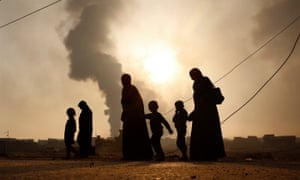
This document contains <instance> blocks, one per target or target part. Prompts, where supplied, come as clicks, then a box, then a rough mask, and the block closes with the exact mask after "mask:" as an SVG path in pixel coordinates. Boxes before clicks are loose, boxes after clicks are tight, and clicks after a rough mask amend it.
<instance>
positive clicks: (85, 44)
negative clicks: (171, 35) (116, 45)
mask: <svg viewBox="0 0 300 180" xmlns="http://www.w3.org/2000/svg"><path fill="white" fill-rule="evenodd" d="M66 7H67V8H66V9H67V11H68V13H69V15H70V17H71V19H72V21H74V22H75V26H74V27H73V28H72V29H71V30H70V31H69V32H68V34H67V37H66V38H65V46H66V48H67V49H68V51H69V60H70V73H69V76H70V77H71V78H73V79H75V80H87V79H92V80H94V81H96V82H97V83H98V86H99V88H100V90H101V91H102V92H103V93H104V94H105V97H106V105H107V107H108V108H109V109H108V110H106V111H105V113H106V114H107V115H109V123H110V125H111V135H112V136H116V135H118V132H119V128H120V113H121V107H120V92H121V87H120V83H119V82H120V76H121V74H122V71H121V64H120V63H119V62H118V60H117V59H116V58H115V57H114V56H113V55H111V53H108V52H109V51H110V49H111V48H112V47H113V43H112V41H111V40H110V38H109V35H110V23H111V22H112V21H113V20H114V18H115V17H117V16H118V13H119V12H120V9H121V7H122V4H121V2H120V1H119V0H97V1H85V0H84V1H82V0H69V1H68V2H67V6H66Z"/></svg>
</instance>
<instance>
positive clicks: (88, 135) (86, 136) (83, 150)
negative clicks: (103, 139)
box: [77, 101, 93, 158]
mask: <svg viewBox="0 0 300 180" xmlns="http://www.w3.org/2000/svg"><path fill="white" fill-rule="evenodd" d="M78 107H79V108H80V109H81V113H80V116H79V132H78V137H77V142H78V145H79V152H80V157H83V158H85V157H88V155H89V153H90V151H91V149H92V131H93V116H92V114H93V113H92V111H91V109H90V108H89V106H88V105H87V103H86V102H85V101H80V102H79V104H78Z"/></svg>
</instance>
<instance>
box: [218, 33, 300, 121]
mask: <svg viewBox="0 0 300 180" xmlns="http://www.w3.org/2000/svg"><path fill="white" fill-rule="evenodd" d="M299 38H300V34H298V37H297V39H296V41H295V43H294V45H293V48H292V50H291V51H290V53H289V55H288V56H287V57H286V59H285V60H284V61H283V63H282V64H281V65H280V66H279V67H278V69H277V70H276V71H275V72H274V73H273V74H272V76H270V77H269V79H267V81H266V82H265V83H264V84H263V85H262V86H261V87H260V88H259V89H258V90H257V91H256V92H255V93H254V94H253V95H252V96H251V97H250V98H249V99H248V100H247V101H246V102H245V103H244V104H243V105H241V106H240V107H239V108H238V109H237V110H235V111H234V112H232V113H231V114H230V115H229V116H228V117H227V118H225V119H224V120H223V121H222V124H223V123H225V122H226V121H227V120H228V119H229V118H231V117H232V116H233V115H234V114H236V113H237V112H239V111H240V110H241V109H242V108H243V107H245V106H246V105H247V104H248V103H249V102H250V101H252V100H253V99H254V98H255V97H256V96H257V94H258V93H259V92H260V91H261V90H262V89H263V88H264V87H265V86H266V85H267V84H268V83H269V82H270V81H271V80H272V79H273V78H274V76H275V75H276V74H277V73H278V72H279V71H280V70H281V69H282V67H283V66H284V65H285V64H286V63H287V61H288V60H289V59H290V57H291V55H292V54H293V52H294V50H295V48H296V45H297V42H298V40H299Z"/></svg>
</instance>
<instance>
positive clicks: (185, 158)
mask: <svg viewBox="0 0 300 180" xmlns="http://www.w3.org/2000/svg"><path fill="white" fill-rule="evenodd" d="M179 160H180V161H187V160H188V157H187V156H182V157H181V158H179Z"/></svg>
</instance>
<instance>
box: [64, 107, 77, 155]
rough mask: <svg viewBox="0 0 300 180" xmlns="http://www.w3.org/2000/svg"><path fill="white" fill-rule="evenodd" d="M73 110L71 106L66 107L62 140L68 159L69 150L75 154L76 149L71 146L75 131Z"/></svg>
mask: <svg viewBox="0 0 300 180" xmlns="http://www.w3.org/2000/svg"><path fill="white" fill-rule="evenodd" d="M75 114H76V113H75V110H74V109H73V108H68V109H67V115H68V120H67V122H66V126H65V136H64V141H65V145H66V158H67V159H70V157H71V152H73V153H75V154H76V155H77V151H76V149H75V148H74V147H73V146H72V144H74V143H75V141H74V134H75V132H76V122H75V118H74V116H75Z"/></svg>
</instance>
